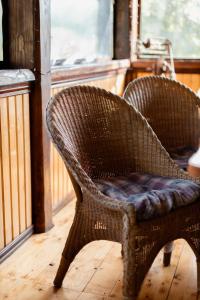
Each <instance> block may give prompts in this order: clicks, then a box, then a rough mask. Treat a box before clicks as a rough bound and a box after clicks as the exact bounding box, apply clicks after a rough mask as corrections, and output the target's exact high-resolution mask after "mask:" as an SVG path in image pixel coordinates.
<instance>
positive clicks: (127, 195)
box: [95, 173, 200, 221]
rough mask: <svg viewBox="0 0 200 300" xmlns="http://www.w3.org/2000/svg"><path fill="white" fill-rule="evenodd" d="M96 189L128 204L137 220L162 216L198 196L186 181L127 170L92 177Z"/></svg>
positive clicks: (196, 187) (199, 188) (196, 188)
mask: <svg viewBox="0 0 200 300" xmlns="http://www.w3.org/2000/svg"><path fill="white" fill-rule="evenodd" d="M95 183H96V185H97V187H98V188H99V189H100V191H101V192H102V193H103V194H105V195H107V196H109V197H111V198H113V199H118V200H121V201H127V202H128V203H132V204H133V205H134V207H135V210H136V217H137V220H138V221H142V220H148V219H151V218H154V217H158V216H161V215H165V214H167V213H169V212H170V211H172V210H174V209H176V208H178V207H181V206H185V205H188V204H190V203H192V202H194V201H196V200H197V199H198V198H199V197H200V186H199V185H198V184H196V183H194V182H192V181H190V180H182V179H173V178H167V177H160V176H155V175H151V174H143V173H131V174H129V175H128V176H120V177H110V178H107V179H98V180H95Z"/></svg>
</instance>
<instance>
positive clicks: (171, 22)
mask: <svg viewBox="0 0 200 300" xmlns="http://www.w3.org/2000/svg"><path fill="white" fill-rule="evenodd" d="M199 28H200V1H199V0H189V1H188V0H178V1H177V0H170V1H169V0H162V1H160V0H143V1H142V14H141V39H142V40H146V39H147V38H155V37H156V38H157V37H161V38H167V39H169V40H170V41H171V42H172V47H173V53H174V57H176V58H200V34H199Z"/></svg>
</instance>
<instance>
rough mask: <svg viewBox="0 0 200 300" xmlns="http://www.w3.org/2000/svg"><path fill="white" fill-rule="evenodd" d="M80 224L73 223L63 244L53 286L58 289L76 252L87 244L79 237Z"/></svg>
mask: <svg viewBox="0 0 200 300" xmlns="http://www.w3.org/2000/svg"><path fill="white" fill-rule="evenodd" d="M79 224H80V223H79V222H78V221H75V222H74V223H73V225H72V227H71V229H70V233H69V236H68V238H67V242H66V244H65V247H64V250H63V254H62V258H61V261H60V265H59V268H58V271H57V274H56V277H55V279H54V282H53V283H54V286H55V287H57V288H60V287H61V286H62V282H63V279H64V277H65V275H66V273H67V270H68V269H69V266H70V264H71V262H72V261H73V259H74V258H75V256H76V255H77V254H78V252H79V251H80V250H81V249H82V248H83V247H84V246H85V245H86V244H87V243H89V242H86V240H82V239H81V236H80V231H81V230H80V226H81V225H79Z"/></svg>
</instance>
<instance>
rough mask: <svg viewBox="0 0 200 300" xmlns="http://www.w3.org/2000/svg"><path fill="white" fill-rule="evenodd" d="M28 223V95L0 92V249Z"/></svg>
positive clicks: (29, 224)
mask: <svg viewBox="0 0 200 300" xmlns="http://www.w3.org/2000/svg"><path fill="white" fill-rule="evenodd" d="M31 225H32V209H31V168H30V120H29V95H28V94H22V95H15V96H9V97H6V96H5V97H4V96H3V97H1V96H0V250H2V249H3V248H4V247H6V246H7V245H8V244H10V243H11V242H12V241H13V240H14V239H15V238H16V237H18V236H19V235H20V233H22V232H23V231H25V230H26V229H27V228H29V227H30V226H31Z"/></svg>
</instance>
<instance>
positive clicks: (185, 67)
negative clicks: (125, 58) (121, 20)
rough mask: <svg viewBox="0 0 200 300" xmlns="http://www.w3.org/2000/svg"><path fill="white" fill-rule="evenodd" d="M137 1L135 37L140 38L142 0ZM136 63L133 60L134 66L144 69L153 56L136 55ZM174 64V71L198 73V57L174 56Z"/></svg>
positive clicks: (199, 70) (150, 62)
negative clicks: (141, 56) (142, 56)
mask: <svg viewBox="0 0 200 300" xmlns="http://www.w3.org/2000/svg"><path fill="white" fill-rule="evenodd" d="M136 1H137V6H138V10H137V36H136V39H139V38H140V35H141V14H142V0H136ZM137 61H138V62H137V63H136V61H135V62H134V66H135V67H136V68H139V69H141V70H143V71H144V69H148V68H149V65H150V64H152V63H153V62H155V58H140V57H139V56H138V55H137ZM174 64H175V68H176V71H177V70H178V72H179V73H181V72H182V71H184V72H187V73H193V72H192V71H194V73H200V57H199V58H196V59H194V58H174Z"/></svg>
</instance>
